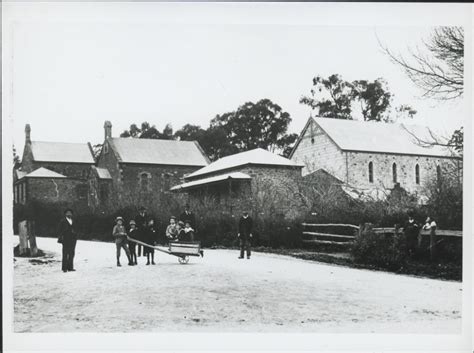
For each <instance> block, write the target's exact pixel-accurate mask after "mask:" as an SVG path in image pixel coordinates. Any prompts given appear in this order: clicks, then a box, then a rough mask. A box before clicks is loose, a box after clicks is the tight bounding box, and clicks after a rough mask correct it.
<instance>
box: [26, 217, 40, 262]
mask: <svg viewBox="0 0 474 353" xmlns="http://www.w3.org/2000/svg"><path fill="white" fill-rule="evenodd" d="M27 222H28V223H27V224H28V227H27V228H28V241H29V242H30V255H31V256H36V255H37V254H38V247H37V246H36V228H35V222H34V221H27Z"/></svg>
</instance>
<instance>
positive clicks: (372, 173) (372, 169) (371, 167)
mask: <svg viewBox="0 0 474 353" xmlns="http://www.w3.org/2000/svg"><path fill="white" fill-rule="evenodd" d="M373 182H374V164H373V163H372V162H369V183H373Z"/></svg>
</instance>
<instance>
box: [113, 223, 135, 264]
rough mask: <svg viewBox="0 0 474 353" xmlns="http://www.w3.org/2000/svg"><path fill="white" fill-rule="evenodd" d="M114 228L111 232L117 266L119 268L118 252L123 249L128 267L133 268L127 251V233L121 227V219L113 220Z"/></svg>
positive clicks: (122, 226)
mask: <svg viewBox="0 0 474 353" xmlns="http://www.w3.org/2000/svg"><path fill="white" fill-rule="evenodd" d="M115 223H116V224H115V226H114V229H113V231H112V235H113V237H114V239H115V246H116V247H117V266H118V267H120V266H122V265H120V250H121V249H122V248H123V250H124V251H125V253H126V254H127V258H128V265H129V266H133V263H132V259H131V257H130V250H129V249H128V245H127V232H126V231H125V227H124V225H123V218H122V217H117V218H116V219H115Z"/></svg>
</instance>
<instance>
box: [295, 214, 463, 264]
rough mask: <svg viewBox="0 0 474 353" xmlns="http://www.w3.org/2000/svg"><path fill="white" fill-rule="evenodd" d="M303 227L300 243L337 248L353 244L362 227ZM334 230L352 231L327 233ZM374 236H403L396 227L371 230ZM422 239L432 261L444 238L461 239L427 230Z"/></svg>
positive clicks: (450, 232)
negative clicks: (335, 246)
mask: <svg viewBox="0 0 474 353" xmlns="http://www.w3.org/2000/svg"><path fill="white" fill-rule="evenodd" d="M302 226H303V237H302V242H303V243H305V244H330V245H337V246H348V245H350V244H352V242H354V240H355V237H356V235H357V234H360V233H361V232H362V228H363V227H364V226H362V225H361V226H356V225H353V224H339V223H302ZM321 228H324V229H326V230H325V231H324V232H322V231H318V229H321ZM334 228H339V229H341V228H346V229H348V230H352V234H337V233H336V232H334V233H333V232H329V231H328V230H327V229H334ZM372 231H373V232H374V233H375V234H380V235H386V236H391V235H392V236H393V235H395V234H399V235H401V234H403V228H397V227H384V228H372ZM424 237H430V239H429V244H430V245H429V247H428V248H429V250H430V257H431V259H434V258H435V257H436V245H437V244H439V243H440V242H441V241H443V239H445V238H459V239H461V238H462V231H461V230H446V229H436V231H435V232H433V233H431V231H430V230H429V229H428V230H421V231H420V233H419V239H420V240H423V238H424Z"/></svg>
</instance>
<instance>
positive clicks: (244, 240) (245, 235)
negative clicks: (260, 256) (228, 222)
mask: <svg viewBox="0 0 474 353" xmlns="http://www.w3.org/2000/svg"><path fill="white" fill-rule="evenodd" d="M252 229H253V221H252V218H251V217H250V216H249V213H248V212H247V211H244V212H243V213H242V217H240V220H239V233H238V234H237V236H238V237H239V245H240V256H239V259H243V258H244V252H245V251H247V259H250V247H251V239H252Z"/></svg>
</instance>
